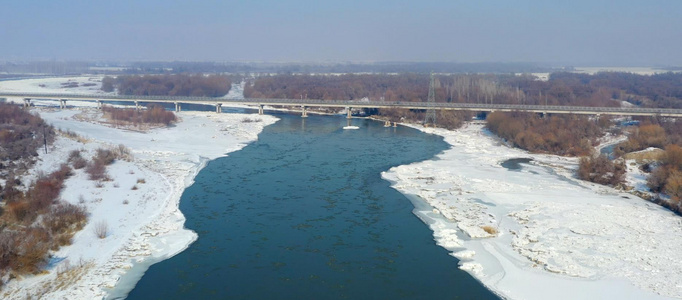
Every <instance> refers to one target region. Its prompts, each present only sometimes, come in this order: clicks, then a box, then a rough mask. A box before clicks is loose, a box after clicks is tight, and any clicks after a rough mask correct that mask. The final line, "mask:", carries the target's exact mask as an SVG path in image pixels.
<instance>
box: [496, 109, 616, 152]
mask: <svg viewBox="0 0 682 300" xmlns="http://www.w3.org/2000/svg"><path fill="white" fill-rule="evenodd" d="M486 126H487V128H488V129H489V130H490V131H491V132H493V133H494V134H496V135H498V136H499V137H501V138H503V139H505V140H507V141H508V142H510V143H511V144H512V145H513V146H515V147H519V148H521V149H525V150H528V151H531V152H541V153H551V154H557V155H568V156H583V155H589V154H591V153H592V150H593V145H594V144H595V143H596V140H597V138H599V137H601V136H602V135H603V133H604V130H605V129H606V128H608V127H609V126H610V121H609V120H608V119H607V118H600V119H597V120H591V119H590V118H588V117H586V116H577V115H552V116H549V117H542V116H540V115H538V114H534V113H522V112H511V113H503V112H494V113H491V114H490V115H488V117H487V125H486Z"/></svg>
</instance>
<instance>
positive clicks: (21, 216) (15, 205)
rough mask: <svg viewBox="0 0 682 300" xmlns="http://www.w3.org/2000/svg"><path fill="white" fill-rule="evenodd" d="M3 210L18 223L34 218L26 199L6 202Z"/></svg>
mask: <svg viewBox="0 0 682 300" xmlns="http://www.w3.org/2000/svg"><path fill="white" fill-rule="evenodd" d="M5 211H6V212H7V213H9V215H10V216H11V217H12V218H13V219H14V220H15V221H17V222H18V223H24V222H26V221H28V222H30V221H32V220H33V219H34V218H35V213H34V212H33V211H31V209H30V207H29V205H28V202H26V201H15V202H10V203H7V205H6V206H5Z"/></svg>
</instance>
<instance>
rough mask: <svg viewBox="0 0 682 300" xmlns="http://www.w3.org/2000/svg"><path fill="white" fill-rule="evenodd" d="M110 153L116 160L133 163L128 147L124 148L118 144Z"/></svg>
mask: <svg viewBox="0 0 682 300" xmlns="http://www.w3.org/2000/svg"><path fill="white" fill-rule="evenodd" d="M111 152H112V153H113V155H114V157H115V158H116V159H120V160H124V161H133V153H132V152H131V151H130V149H129V148H128V147H126V146H125V145H123V144H119V145H118V146H116V147H114V148H112V149H111Z"/></svg>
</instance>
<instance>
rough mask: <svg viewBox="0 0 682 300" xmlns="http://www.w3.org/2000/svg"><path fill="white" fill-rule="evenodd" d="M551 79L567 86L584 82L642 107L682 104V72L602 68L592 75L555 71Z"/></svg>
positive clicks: (678, 105)
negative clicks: (650, 72)
mask: <svg viewBox="0 0 682 300" xmlns="http://www.w3.org/2000/svg"><path fill="white" fill-rule="evenodd" d="M550 81H562V82H564V83H566V84H568V85H569V86H584V87H586V88H589V89H593V90H595V89H596V90H600V89H601V90H604V91H606V92H608V93H610V94H611V96H612V97H613V98H614V99H618V100H623V101H628V102H630V103H632V104H635V105H639V106H643V107H664V108H682V73H672V72H669V73H662V74H654V75H650V76H647V75H637V74H633V73H622V72H601V73H597V74H594V75H588V74H578V73H555V74H552V76H551V80H550Z"/></svg>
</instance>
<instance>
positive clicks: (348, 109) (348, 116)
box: [346, 106, 353, 119]
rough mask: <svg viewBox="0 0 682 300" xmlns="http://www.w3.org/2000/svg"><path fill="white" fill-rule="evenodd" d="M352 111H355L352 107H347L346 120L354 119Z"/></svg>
mask: <svg viewBox="0 0 682 300" xmlns="http://www.w3.org/2000/svg"><path fill="white" fill-rule="evenodd" d="M352 111H353V108H352V107H350V106H349V107H346V119H350V118H352V117H353V114H352Z"/></svg>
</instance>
